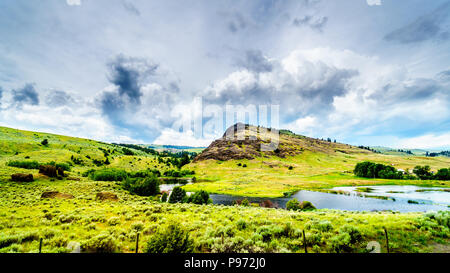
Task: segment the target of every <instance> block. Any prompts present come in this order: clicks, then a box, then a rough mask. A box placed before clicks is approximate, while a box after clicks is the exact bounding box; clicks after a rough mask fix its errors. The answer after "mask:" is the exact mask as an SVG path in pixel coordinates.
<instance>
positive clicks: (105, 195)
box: [96, 192, 119, 201]
mask: <svg viewBox="0 0 450 273" xmlns="http://www.w3.org/2000/svg"><path fill="white" fill-rule="evenodd" d="M96 199H97V200H100V201H119V197H117V195H116V194H114V193H111V192H99V193H97V196H96Z"/></svg>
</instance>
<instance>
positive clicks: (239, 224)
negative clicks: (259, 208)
mask: <svg viewBox="0 0 450 273" xmlns="http://www.w3.org/2000/svg"><path fill="white" fill-rule="evenodd" d="M236 226H237V228H238V229H239V230H244V229H246V228H247V226H248V224H247V222H246V221H245V220H244V219H239V220H238V221H237V222H236Z"/></svg>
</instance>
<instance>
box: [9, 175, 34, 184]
mask: <svg viewBox="0 0 450 273" xmlns="http://www.w3.org/2000/svg"><path fill="white" fill-rule="evenodd" d="M11 180H12V181H14V182H33V181H34V179H33V175H32V174H23V173H16V174H13V175H11Z"/></svg>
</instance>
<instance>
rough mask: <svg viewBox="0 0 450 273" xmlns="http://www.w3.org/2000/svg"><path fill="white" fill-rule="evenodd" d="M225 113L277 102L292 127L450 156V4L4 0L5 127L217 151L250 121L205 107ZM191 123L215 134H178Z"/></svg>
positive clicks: (0, 18)
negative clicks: (230, 132)
mask: <svg viewBox="0 0 450 273" xmlns="http://www.w3.org/2000/svg"><path fill="white" fill-rule="evenodd" d="M226 105H235V106H239V105H241V106H244V107H246V106H249V105H255V106H260V105H267V106H272V105H278V106H279V122H278V126H279V127H280V128H284V129H289V130H291V131H293V132H295V133H298V134H303V135H307V136H311V137H317V138H328V137H330V138H332V139H336V140H337V141H339V142H343V143H349V144H354V145H365V146H369V145H370V146H388V147H393V148H407V149H413V148H422V149H448V148H450V1H448V0H433V1H422V0H345V1H332V0H292V1H289V0H283V1H282V0H259V1H245V0H243V1H238V0H234V1H227V0H223V1H207V0H195V1H194V0H184V1H173V0H161V1H160V0H152V1H149V0H135V1H132V0H41V1H31V0H1V1H0V126H7V127H12V128H18V129H24V130H32V131H41V132H49V133H56V134H63V135H70V136H77V137H85V138H91V139H96V140H101V141H107V142H121V143H155V144H172V145H188V146H208V145H209V143H210V142H211V141H212V140H214V139H216V138H219V137H221V136H222V135H223V132H224V130H225V129H226V127H227V126H229V125H231V124H233V123H234V122H238V121H242V122H249V117H248V116H247V118H245V117H244V118H243V119H244V120H239V118H237V119H236V120H226V122H225V123H224V124H223V126H218V125H217V126H210V125H211V122H209V121H211V120H212V116H208V115H206V114H205V108H206V109H207V108H208V107H216V108H217V107H219V108H223V109H224V108H225V106H226ZM213 109H215V108H213ZM258 109H259V108H258ZM241 119H242V118H241ZM190 120H200V124H202V125H203V127H202V130H201V131H200V132H199V131H195V130H194V129H192V130H179V128H180V124H187V123H189V121H190ZM253 123H258V124H261V125H265V124H263V123H262V122H261V121H260V120H259V119H258V120H257V121H256V122H253Z"/></svg>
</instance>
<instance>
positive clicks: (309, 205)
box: [300, 201, 316, 211]
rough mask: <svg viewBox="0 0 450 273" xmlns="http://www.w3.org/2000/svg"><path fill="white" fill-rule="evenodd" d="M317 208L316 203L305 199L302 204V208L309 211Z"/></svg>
mask: <svg viewBox="0 0 450 273" xmlns="http://www.w3.org/2000/svg"><path fill="white" fill-rule="evenodd" d="M315 209H316V207H314V205H313V204H312V203H311V202H309V201H303V202H302V203H301V204H300V210H302V211H309V210H315Z"/></svg>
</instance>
